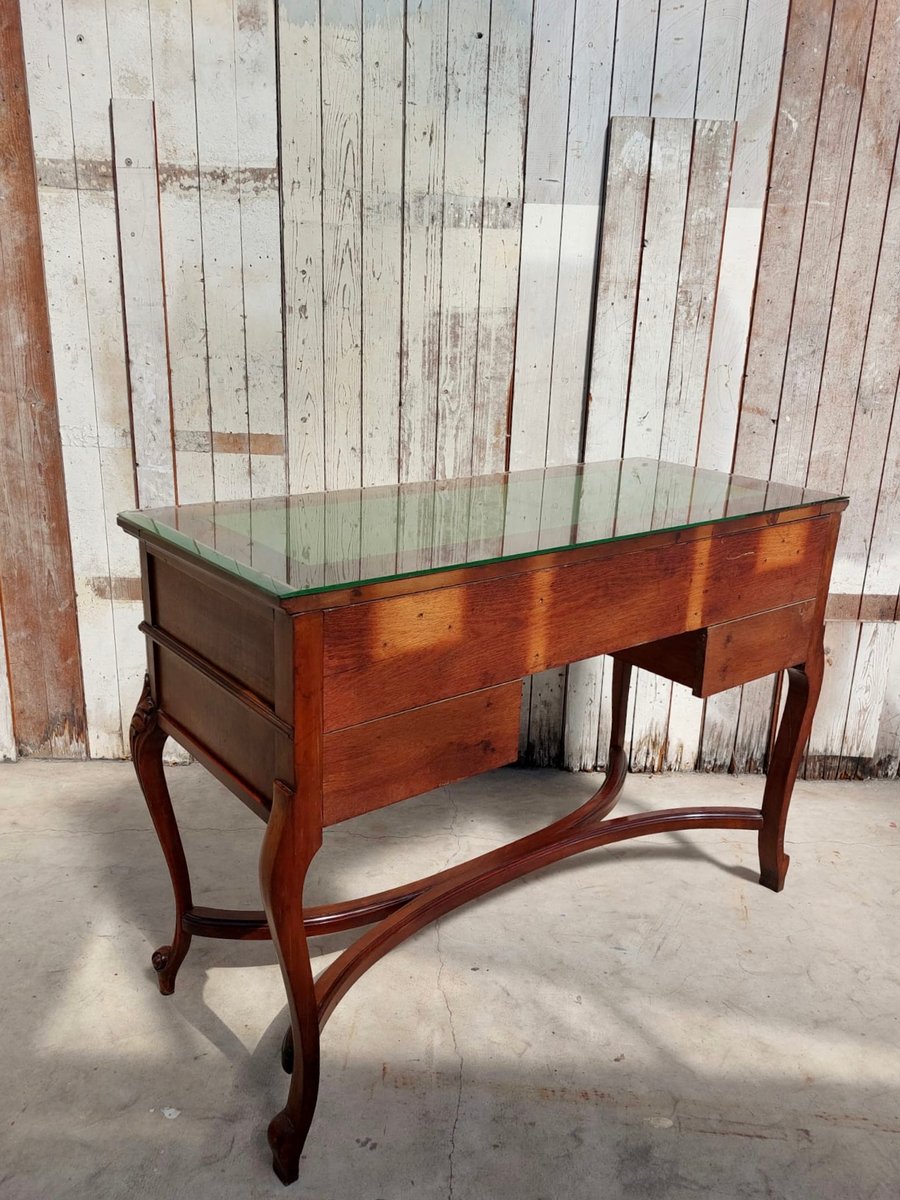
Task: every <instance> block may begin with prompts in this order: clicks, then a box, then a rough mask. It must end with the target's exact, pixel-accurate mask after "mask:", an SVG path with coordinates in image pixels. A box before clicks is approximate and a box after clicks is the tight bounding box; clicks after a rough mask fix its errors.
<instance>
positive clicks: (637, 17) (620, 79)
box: [610, 0, 659, 117]
mask: <svg viewBox="0 0 900 1200" xmlns="http://www.w3.org/2000/svg"><path fill="white" fill-rule="evenodd" d="M658 25H659V0H627V2H625V3H620V4H619V7H618V12H617V17H616V61H615V71H614V74H613V86H612V101H611V110H610V111H611V113H612V115H613V116H614V117H645V116H648V115H649V113H650V105H651V102H652V95H653V52H652V49H651V47H653V46H655V45H656V31H657V27H658Z"/></svg>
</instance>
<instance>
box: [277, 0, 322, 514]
mask: <svg viewBox="0 0 900 1200" xmlns="http://www.w3.org/2000/svg"><path fill="white" fill-rule="evenodd" d="M278 65H279V70H278V77H279V81H280V87H281V93H280V116H281V141H280V152H281V180H282V184H281V186H282V192H281V205H282V210H281V211H282V238H283V253H284V325H285V358H286V364H287V366H286V381H285V387H286V398H287V437H288V484H289V487H290V491H291V492H318V491H321V490H322V489H323V488H324V486H325V421H324V410H323V407H322V394H323V390H324V369H325V368H324V361H323V343H322V319H323V310H322V303H323V302H322V294H323V293H322V103H321V56H320V22H319V5H318V3H316V2H315V0H278Z"/></svg>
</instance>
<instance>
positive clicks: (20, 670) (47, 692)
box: [0, 0, 85, 756]
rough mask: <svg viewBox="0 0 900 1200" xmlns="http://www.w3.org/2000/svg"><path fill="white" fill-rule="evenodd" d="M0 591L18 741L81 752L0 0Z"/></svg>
mask: <svg viewBox="0 0 900 1200" xmlns="http://www.w3.org/2000/svg"><path fill="white" fill-rule="evenodd" d="M0 198H2V201H0V210H2V217H0V593H2V596H3V611H4V614H5V628H6V648H7V653H8V656H9V669H10V682H11V688H12V703H13V725H14V729H15V736H16V742H17V743H18V745H19V747H20V748H21V750H22V751H24V752H25V753H27V754H34V755H42V756H50V755H80V754H83V753H84V751H85V719H84V692H83V687H82V681H81V658H80V652H79V648H78V626H77V620H76V616H75V584H74V580H73V575H72V557H71V551H70V548H69V521H68V515H67V511H66V497H65V486H64V480H63V460H62V447H61V444H60V436H59V416H58V413H57V407H56V382H55V379H54V374H53V358H52V352H51V345H50V322H49V317H48V314H47V299H46V288H45V282H44V263H43V258H42V255H41V229H40V218H39V214H38V200H37V181H36V177H35V169H34V159H33V156H32V148H31V122H30V119H29V113H28V96H27V91H26V83H25V56H24V52H23V46H22V28H21V22H20V16H19V5H18V4H16V3H15V2H14V0H4V2H3V3H0Z"/></svg>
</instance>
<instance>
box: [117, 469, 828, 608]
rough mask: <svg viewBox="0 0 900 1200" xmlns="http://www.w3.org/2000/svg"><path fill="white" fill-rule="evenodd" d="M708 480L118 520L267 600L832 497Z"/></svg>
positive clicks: (496, 481) (239, 506) (401, 492)
mask: <svg viewBox="0 0 900 1200" xmlns="http://www.w3.org/2000/svg"><path fill="white" fill-rule="evenodd" d="M837 498H839V497H838V496H836V495H834V494H832V493H825V492H814V491H811V490H809V489H808V488H800V487H791V486H788V485H786V484H779V483H766V482H763V481H760V480H755V479H743V478H741V477H739V476H737V475H725V474H720V473H718V472H715V471H706V470H701V469H699V468H694V467H687V466H678V465H675V464H673V463H660V462H655V461H651V460H648V459H623V460H621V461H620V460H616V461H613V462H602V463H590V464H586V465H579V466H571V467H550V468H547V469H546V470H537V471H517V472H512V473H510V474H508V475H489V476H482V477H480V478H475V479H454V480H447V481H437V482H431V483H407V484H400V485H391V486H387V487H377V488H364V489H359V490H352V491H342V492H327V493H315V494H314V493H308V494H306V495H303V494H301V495H295V496H276V497H271V498H266V499H260V500H232V501H223V502H220V503H213V504H185V505H180V506H178V507H175V508H161V509H153V510H146V511H143V512H129V513H122V514H121V517H120V521H121V523H122V525H123V526H124V527H125V528H126V529H128V530H129V531H130V532H133V533H140V532H147V533H151V534H154V535H155V536H156V537H158V538H160V539H162V540H163V541H165V542H169V543H171V544H173V545H175V546H178V547H180V548H181V549H182V550H184V551H186V552H188V553H189V554H192V555H194V556H196V557H197V558H200V559H204V560H206V561H208V562H211V563H214V564H215V565H216V566H218V567H220V568H221V569H222V570H223V571H226V572H228V573H230V574H233V575H238V576H240V577H241V578H243V579H246V580H249V581H251V582H252V583H254V584H256V585H257V586H258V587H260V588H262V589H263V590H265V591H267V592H269V593H271V594H272V595H275V596H281V597H287V596H299V595H302V594H304V593H309V592H321V591H328V590H330V589H333V588H340V587H348V586H354V585H357V584H363V583H373V582H376V581H378V580H384V579H396V578H398V577H401V576H404V575H418V574H423V573H428V572H431V571H441V570H448V569H450V568H452V567H461V566H467V565H472V564H475V563H486V562H497V561H500V560H502V559H512V558H520V557H522V556H524V555H528V554H534V553H537V552H542V551H543V552H549V551H551V550H560V549H564V548H568V547H572V546H586V545H590V544H592V543H596V542H605V541H614V540H617V539H620V538H633V537H639V536H640V535H641V534H645V533H650V532H655V531H662V530H676V529H686V528H688V527H690V526H692V525H703V524H708V523H709V522H711V521H729V520H734V519H736V518H738V517H743V516H749V515H751V514H754V513H766V512H779V511H783V510H784V509H791V508H800V507H803V506H805V505H809V504H816V503H819V502H821V501H825V500H831V499H837Z"/></svg>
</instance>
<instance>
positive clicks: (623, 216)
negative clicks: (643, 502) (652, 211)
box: [584, 117, 653, 462]
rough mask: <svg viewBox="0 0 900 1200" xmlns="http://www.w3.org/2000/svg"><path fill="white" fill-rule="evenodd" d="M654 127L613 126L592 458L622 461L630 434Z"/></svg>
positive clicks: (589, 433)
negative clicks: (630, 395)
mask: <svg viewBox="0 0 900 1200" xmlns="http://www.w3.org/2000/svg"><path fill="white" fill-rule="evenodd" d="M652 128H653V126H652V122H651V120H650V118H649V117H623V118H615V117H614V118H613V120H612V123H611V128H610V148H609V169H608V171H607V177H606V193H605V198H604V212H603V236H602V242H601V250H600V264H599V271H598V279H597V302H596V315H595V324H594V346H593V354H592V361H591V378H590V388H589V391H588V413H587V429H586V434H585V446H584V459H585V461H586V462H597V461H601V460H603V459H606V458H617V457H618V456H619V455H620V454H621V452H622V446H623V443H624V439H625V413H626V411H627V408H628V384H629V379H630V375H631V350H632V335H633V332H634V321H635V312H636V308H637V296H638V281H639V278H640V265H641V255H642V253H643V238H644V209H645V205H646V199H647V181H648V176H649V170H650V145H651V135H652Z"/></svg>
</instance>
